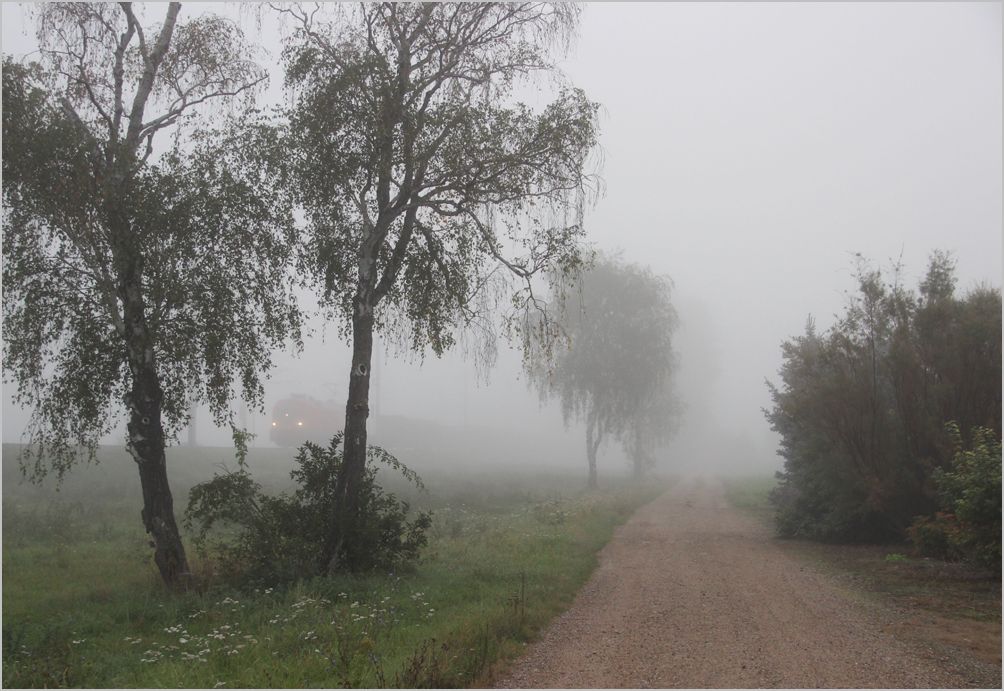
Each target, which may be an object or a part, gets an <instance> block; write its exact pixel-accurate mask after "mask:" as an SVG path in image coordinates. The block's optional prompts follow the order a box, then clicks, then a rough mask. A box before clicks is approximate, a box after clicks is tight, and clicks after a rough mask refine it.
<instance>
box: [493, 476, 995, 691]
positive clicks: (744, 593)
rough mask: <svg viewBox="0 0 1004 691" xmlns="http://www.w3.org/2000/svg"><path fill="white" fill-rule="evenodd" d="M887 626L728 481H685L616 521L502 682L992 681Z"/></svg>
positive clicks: (680, 684) (884, 684)
mask: <svg viewBox="0 0 1004 691" xmlns="http://www.w3.org/2000/svg"><path fill="white" fill-rule="evenodd" d="M885 628H888V627H887V626H886V625H885V624H884V623H883V621H882V618H881V614H880V613H877V612H874V611H871V609H870V608H869V607H868V606H866V604H865V601H864V600H863V599H861V598H858V597H854V595H853V594H852V593H850V592H849V591H847V590H846V589H843V588H842V587H841V586H839V585H837V584H836V583H835V582H833V580H832V579H831V578H829V577H827V576H826V575H824V574H822V573H819V572H817V571H816V570H814V569H813V568H812V567H810V566H808V565H806V564H804V563H802V562H800V561H797V560H796V559H794V558H792V557H791V556H788V555H787V554H785V553H784V552H783V551H782V550H781V549H780V548H779V547H778V545H777V544H776V543H775V542H773V541H772V540H771V535H770V532H769V530H768V529H767V528H766V527H765V526H762V525H760V524H758V523H757V522H755V521H754V520H752V519H750V518H748V517H746V516H745V515H742V514H740V513H738V512H736V511H735V510H734V509H733V508H732V507H731V506H730V505H729V503H728V502H727V501H726V499H725V496H724V491H723V487H722V486H721V484H720V483H718V482H715V481H701V480H697V481H683V482H681V483H678V484H677V485H676V486H675V487H674V489H672V490H671V491H670V492H668V493H667V494H665V495H663V496H662V497H660V498H659V499H656V500H655V501H654V502H652V503H651V504H649V505H647V506H645V507H643V508H642V509H641V510H640V511H639V512H638V513H637V514H636V515H635V516H634V517H633V518H632V519H631V520H630V521H629V522H628V523H626V524H625V525H624V526H622V527H621V528H620V529H619V530H618V531H617V533H616V534H615V536H614V538H613V539H612V540H611V541H610V543H609V544H608V545H607V546H606V547H605V548H604V549H603V551H602V552H601V553H600V565H599V568H598V569H597V570H596V572H595V573H594V574H593V577H592V578H591V579H590V581H589V582H588V583H587V584H586V586H585V587H584V588H583V589H582V591H581V592H580V593H579V595H578V597H577V598H576V600H575V602H574V604H573V605H572V607H571V608H570V609H569V610H568V611H567V612H566V613H565V614H563V615H561V616H560V617H559V618H558V619H557V620H556V621H555V622H554V623H553V624H552V625H551V626H550V628H549V629H548V630H547V631H546V632H545V633H544V635H543V637H542V639H541V640H540V641H538V642H537V643H536V644H534V645H533V646H531V647H530V648H529V649H528V652H527V655H526V656H525V657H524V658H522V659H521V660H519V661H518V662H517V663H516V664H515V666H514V667H513V668H512V669H510V670H509V673H508V674H507V676H505V677H503V678H502V679H500V680H499V682H498V686H499V687H503V688H505V687H535V688H583V687H585V688H611V687H628V688H649V687H654V688H659V687H662V688H666V687H688V688H700V687H738V688H743V687H794V688H798V687H942V688H951V687H963V686H973V685H980V684H986V683H988V682H987V676H986V670H985V669H984V670H975V671H973V670H968V669H966V666H965V665H964V664H960V663H958V662H957V661H954V662H953V661H951V660H945V659H943V657H940V656H943V653H936V652H935V651H933V650H925V649H922V648H918V647H916V646H911V645H908V644H907V643H904V642H902V641H900V640H897V639H896V638H894V637H893V636H892V635H891V634H889V633H887V632H886V631H885V630H884V629H885ZM991 678H992V677H991ZM997 681H999V677H998V678H997Z"/></svg>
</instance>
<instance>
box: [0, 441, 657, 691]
mask: <svg viewBox="0 0 1004 691" xmlns="http://www.w3.org/2000/svg"><path fill="white" fill-rule="evenodd" d="M18 450H19V449H18V447H17V446H15V445H4V450H3V454H4V455H3V512H4V513H3V531H4V533H3V549H4V554H3V586H4V587H3V612H4V622H3V626H4V665H3V670H4V671H3V682H4V686H8V687H10V686H36V687H37V686H71V687H73V686H77V687H79V686H84V687H87V686H99V687H100V686H111V687H166V686H178V685H181V686H194V687H208V688H213V687H214V686H221V687H222V686H227V687H242V686H243V687H247V686H272V687H294V688H295V687H299V686H355V687H359V686H362V687H367V686H369V687H374V686H377V687H380V686H405V687H409V686H410V687H414V686H440V687H441V686H456V685H469V684H473V683H477V682H478V681H479V680H484V679H486V678H488V676H487V675H489V674H490V673H491V670H492V669H493V665H494V664H496V663H497V661H498V660H499V658H503V659H504V658H506V657H511V656H513V655H515V654H517V653H518V652H519V651H520V650H521V645H522V642H524V641H526V640H527V639H528V637H529V636H530V635H532V633H533V632H534V631H536V630H537V629H538V628H539V627H540V626H541V625H542V624H543V623H544V622H546V621H547V620H548V619H549V618H550V617H551V616H553V615H554V614H556V613H557V612H559V611H560V610H561V609H562V608H563V607H565V606H567V604H568V603H569V602H570V601H571V598H572V597H573V595H574V593H575V592H576V590H577V588H578V587H579V586H580V585H581V584H582V583H583V582H584V580H585V579H586V578H587V577H588V575H589V573H590V572H591V570H592V568H593V565H594V564H595V553H596V551H597V549H598V548H599V547H600V546H602V544H603V543H604V542H605V541H606V540H607V539H608V538H609V536H610V534H611V531H612V530H613V528H614V527H615V526H616V525H618V524H619V523H621V522H623V521H624V520H626V519H627V517H628V516H630V515H631V513H632V512H633V511H634V510H635V509H636V508H637V507H638V506H640V505H641V504H643V503H645V502H646V501H648V500H650V499H651V498H652V497H654V496H655V495H656V494H658V493H659V492H660V491H662V489H663V488H664V487H665V486H666V485H667V483H668V481H657V482H652V483H650V484H648V485H646V486H644V487H641V486H637V485H634V484H632V483H630V482H628V481H626V480H625V479H623V478H621V479H611V480H610V482H609V484H608V485H607V491H606V492H604V493H603V494H594V493H590V494H587V493H584V492H582V491H581V488H582V487H583V483H582V478H581V474H579V475H577V476H576V475H573V474H569V473H562V472H546V471H545V472H539V473H534V472H532V471H531V470H528V469H520V470H513V471H507V470H506V469H504V468H503V469H499V470H497V471H494V472H492V471H485V472H483V473H478V472H464V471H460V472H458V471H456V470H449V469H445V468H438V469H437V468H435V467H430V468H423V467H422V466H420V465H416V469H417V470H418V471H419V472H420V473H421V475H422V477H423V479H424V481H425V484H426V487H427V492H425V493H420V492H418V491H417V490H415V489H414V488H413V487H410V488H409V486H407V485H405V484H404V483H403V481H401V480H399V479H398V480H395V479H394V478H393V477H389V478H387V487H388V489H389V490H391V491H401V492H402V496H403V497H405V498H407V499H408V500H409V501H410V502H411V503H412V505H413V507H414V508H415V509H416V510H421V509H431V510H432V511H433V517H434V518H433V526H432V528H431V531H430V542H429V545H428V547H427V548H426V550H425V551H424V552H423V557H422V559H421V561H420V562H419V563H418V564H417V565H416V566H414V567H413V568H409V569H407V570H405V571H402V572H400V573H377V574H372V575H367V576H360V577H352V576H343V577H334V578H329V579H322V580H318V581H312V582H306V583H301V584H299V585H296V586H294V587H292V588H273V587H269V586H267V585H265V584H262V585H261V586H260V587H256V588H248V589H241V590H238V589H232V588H228V587H227V586H226V585H225V584H223V583H218V582H214V579H213V577H212V575H211V572H212V563H211V562H206V561H204V560H201V559H200V558H199V557H198V556H195V555H193V560H194V564H193V569H194V570H195V571H196V573H197V574H198V575H199V577H200V580H201V582H202V585H201V586H200V588H199V590H198V591H197V592H189V593H187V594H172V593H170V592H168V591H165V590H164V588H163V585H162V584H161V583H160V582H159V577H158V574H157V572H156V569H155V568H154V567H153V565H152V563H151V561H150V558H149V548H148V546H147V544H146V543H147V539H146V537H145V535H144V533H143V530H142V524H141V523H140V522H139V521H138V520H137V513H138V511H139V506H140V498H139V488H138V482H137V480H136V478H135V477H134V473H135V471H134V469H133V468H132V467H131V466H132V465H133V461H132V459H131V458H129V457H128V456H127V455H126V454H125V453H124V452H123V451H121V450H115V449H108V450H104V451H102V453H101V454H100V458H101V463H100V464H99V465H98V466H96V467H93V468H86V469H83V468H82V469H80V470H79V471H77V472H73V473H71V474H70V475H69V476H68V477H67V478H66V479H65V481H64V483H63V484H62V486H61V487H60V488H58V491H57V489H56V487H55V486H54V484H53V483H46V485H44V486H41V487H38V486H33V485H28V484H24V483H22V482H21V480H20V477H19V473H18V471H17V464H16V455H17V452H18ZM170 456H171V463H172V468H173V470H174V476H173V477H174V480H175V496H176V505H177V506H178V507H179V514H180V512H181V509H183V507H184V503H185V500H184V497H185V496H186V494H187V491H188V488H189V487H190V486H191V485H192V484H194V483H196V482H198V481H202V480H205V479H207V478H208V476H210V475H211V474H212V472H213V469H214V466H215V465H217V464H228V465H230V466H231V467H233V466H234V465H235V462H234V460H233V453H232V451H231V450H228V449H220V448H216V449H213V448H202V449H186V448H173V449H171V450H170ZM291 456H292V452H291V451H289V450H284V449H271V450H252V452H251V453H250V455H249V457H248V465H249V466H250V467H251V469H252V470H253V472H254V474H255V477H256V479H258V480H259V481H260V482H262V484H263V485H264V486H266V487H267V488H268V489H269V490H271V491H276V492H277V491H282V490H287V489H289V488H290V486H291V482H290V480H289V476H288V472H289V469H290V468H291V467H292V463H291Z"/></svg>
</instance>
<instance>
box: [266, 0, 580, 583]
mask: <svg viewBox="0 0 1004 691" xmlns="http://www.w3.org/2000/svg"><path fill="white" fill-rule="evenodd" d="M277 9H278V10H279V11H280V12H282V13H284V14H285V15H286V16H287V17H289V18H290V19H292V20H293V23H294V26H295V27H296V31H295V33H294V35H293V36H292V37H291V42H290V44H289V46H288V48H287V52H286V58H287V62H286V69H287V80H288V83H289V85H290V86H291V87H292V89H293V93H294V96H295V103H294V106H293V109H292V114H291V128H290V137H291V143H290V150H291V151H293V152H295V153H293V154H292V162H293V163H294V168H295V170H296V171H297V172H298V174H299V181H298V185H297V189H298V190H299V192H300V193H301V194H302V198H301V199H302V202H303V204H304V206H305V209H306V212H307V213H306V215H307V218H308V226H309V228H308V232H309V238H310V240H309V241H310V245H311V248H312V254H313V257H314V259H315V260H316V261H315V267H316V269H317V273H318V276H319V278H320V280H321V283H322V288H323V294H324V298H325V301H326V304H327V305H328V306H329V308H330V316H331V318H332V319H333V320H335V321H337V322H338V323H339V324H340V325H341V327H342V333H343V335H344V336H345V337H346V339H347V340H350V341H351V344H352V364H351V369H350V372H349V387H348V388H349V393H348V401H347V406H346V411H345V440H344V444H345V446H344V454H345V455H344V465H343V472H342V473H341V477H340V480H339V491H338V496H339V498H340V501H341V502H342V504H343V507H344V511H343V513H342V515H341V517H340V519H339V525H336V526H332V529H331V531H330V534H331V541H330V542H329V543H328V544H327V545H325V550H326V554H328V555H330V558H331V562H330V564H331V568H332V569H334V568H337V567H338V561H339V559H340V558H341V557H342V555H343V552H344V546H345V544H346V539H348V538H350V537H351V533H352V520H353V516H354V515H355V503H356V493H357V488H358V486H359V482H360V478H361V477H362V473H363V470H364V464H365V455H366V445H367V429H366V420H367V416H368V414H369V385H370V365H371V361H372V350H373V334H374V333H375V332H378V331H381V332H394V333H398V334H401V333H403V334H405V337H406V339H407V345H408V346H409V347H410V348H412V349H414V350H416V351H423V350H424V349H426V348H431V349H432V351H433V352H435V353H437V354H438V353H441V352H443V351H444V350H445V349H447V348H449V347H451V346H452V345H453V344H454V342H455V340H456V338H457V334H458V332H460V331H462V330H463V329H464V328H489V326H488V325H489V323H490V322H491V320H492V319H493V316H494V314H495V313H496V312H497V311H498V310H500V309H504V308H506V307H507V305H508V309H507V311H506V312H505V313H506V314H507V315H509V316H511V317H513V318H514V319H515V320H516V321H513V322H511V323H517V322H518V319H517V317H518V314H519V313H520V312H521V310H527V309H532V306H533V304H534V303H535V300H536V297H535V295H534V293H533V287H534V281H535V280H536V277H538V276H541V275H543V273H544V272H545V271H547V270H554V271H556V272H558V273H559V274H564V273H568V272H571V271H574V270H575V269H576V267H578V266H579V264H580V262H581V240H582V238H583V226H582V212H583V205H584V203H585V201H586V197H587V196H588V194H590V193H591V192H593V191H595V185H594V182H595V181H594V179H593V178H591V177H590V175H589V171H588V161H587V159H588V157H589V154H590V152H591V151H592V149H593V148H594V146H595V143H596V137H597V127H596V111H597V106H596V104H594V103H593V102H591V101H590V100H588V99H587V98H586V96H585V94H584V93H583V92H582V91H581V90H579V89H576V88H574V87H571V86H569V85H567V84H564V83H561V79H560V75H558V73H557V72H556V70H555V69H554V67H553V62H552V59H553V56H554V55H555V54H556V53H555V50H556V49H560V48H561V47H563V46H564V45H566V42H567V40H568V39H569V38H570V36H571V32H572V30H573V29H574V27H575V23H576V17H577V11H578V10H577V9H576V8H575V7H574V6H572V5H561V4H558V5H550V4H545V3H477V4H474V3H472V4H468V3H442V4H440V3H425V4H403V3H402V4H397V3H380V4H376V3H372V4H361V5H353V6H339V7H336V8H333V9H331V8H327V9H330V10H331V14H327V15H325V11H324V9H322V8H317V7H315V8H305V7H299V6H279V7H277ZM332 15H333V16H332ZM531 76H537V77H540V78H541V79H553V80H554V81H555V82H558V88H557V97H556V98H555V99H554V100H553V101H551V102H550V103H548V104H547V105H546V106H544V107H542V108H536V109H535V108H531V107H530V106H528V105H525V104H523V103H520V102H518V101H517V100H516V99H515V97H514V94H515V87H516V86H517V85H518V84H521V83H526V81H527V79H526V78H528V77H531ZM509 298H511V301H510V300H509Z"/></svg>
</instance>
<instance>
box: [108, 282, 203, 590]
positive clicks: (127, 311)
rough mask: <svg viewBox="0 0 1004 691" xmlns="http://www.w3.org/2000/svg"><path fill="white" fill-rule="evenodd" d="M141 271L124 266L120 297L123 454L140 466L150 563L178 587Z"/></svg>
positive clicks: (178, 558)
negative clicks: (125, 361)
mask: <svg viewBox="0 0 1004 691" xmlns="http://www.w3.org/2000/svg"><path fill="white" fill-rule="evenodd" d="M141 285H142V283H141V279H140V271H139V269H138V268H137V267H136V266H135V265H133V266H125V267H122V271H121V272H120V282H119V296H120V298H121V300H122V305H123V316H124V320H123V321H124V331H125V333H124V334H123V336H124V339H125V343H126V348H127V350H128V357H129V370H130V372H131V374H132V386H131V388H130V391H129V393H128V394H127V397H126V406H127V407H128V409H129V422H128V425H127V428H128V432H129V439H128V442H127V447H126V448H127V449H128V450H129V453H130V454H131V455H132V457H133V460H135V461H136V465H137V466H139V479H140V486H141V487H142V490H143V511H142V514H141V515H142V517H143V526H144V527H145V528H146V532H147V533H148V534H149V535H150V538H151V544H152V546H153V549H154V555H153V559H154V562H155V563H156V564H157V568H158V569H160V575H161V577H162V578H163V579H164V582H165V583H166V584H168V585H170V586H174V585H178V584H179V583H180V582H181V581H182V579H184V578H186V577H188V576H190V575H191V574H190V572H189V568H188V560H187V558H186V557H185V548H184V545H183V544H182V542H181V534H180V532H179V531H178V524H177V523H176V522H175V520H174V499H173V497H172V496H171V488H170V485H169V484H168V481H167V459H166V457H165V455H164V427H163V423H162V420H161V404H162V401H163V391H162V389H161V387H160V381H159V378H158V375H157V363H156V357H155V352H154V347H153V338H152V337H151V334H150V331H149V328H148V326H147V323H146V314H145V306H144V301H143V295H142V291H141Z"/></svg>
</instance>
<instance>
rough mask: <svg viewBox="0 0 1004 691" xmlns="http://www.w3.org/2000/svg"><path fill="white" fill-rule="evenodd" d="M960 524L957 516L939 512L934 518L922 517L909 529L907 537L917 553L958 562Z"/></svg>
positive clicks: (959, 553) (960, 554)
mask: <svg viewBox="0 0 1004 691" xmlns="http://www.w3.org/2000/svg"><path fill="white" fill-rule="evenodd" d="M958 536H959V522H958V521H957V520H955V516H953V515H952V514H949V513H943V512H941V511H939V512H938V513H936V514H935V515H934V516H921V517H919V518H917V519H916V520H915V521H914V522H913V524H912V525H911V526H910V527H909V528H908V529H907V537H908V538H909V540H910V542H911V543H912V544H913V546H914V547H915V548H916V549H917V551H918V552H919V553H920V554H922V555H924V556H925V557H934V558H935V559H944V560H945V561H958V560H959V559H961V558H962V552H961V550H960V549H959V537H958Z"/></svg>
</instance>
